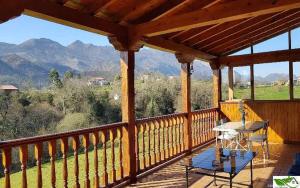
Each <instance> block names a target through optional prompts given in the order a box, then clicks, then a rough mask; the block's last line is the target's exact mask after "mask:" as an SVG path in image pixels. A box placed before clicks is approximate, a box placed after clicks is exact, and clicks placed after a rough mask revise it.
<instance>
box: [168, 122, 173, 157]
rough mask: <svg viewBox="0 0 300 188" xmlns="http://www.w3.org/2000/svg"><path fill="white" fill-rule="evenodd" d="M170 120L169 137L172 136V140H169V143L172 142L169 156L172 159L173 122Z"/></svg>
mask: <svg viewBox="0 0 300 188" xmlns="http://www.w3.org/2000/svg"><path fill="white" fill-rule="evenodd" d="M168 120H169V129H170V130H169V131H170V132H169V134H170V135H169V136H170V139H169V142H170V145H169V146H170V153H169V156H170V158H171V157H173V153H174V152H173V122H172V119H168Z"/></svg>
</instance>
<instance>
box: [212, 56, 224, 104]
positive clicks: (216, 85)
mask: <svg viewBox="0 0 300 188" xmlns="http://www.w3.org/2000/svg"><path fill="white" fill-rule="evenodd" d="M210 68H211V69H212V71H213V107H214V108H219V107H220V101H221V100H222V88H221V84H222V73H221V68H220V66H219V62H218V60H217V59H216V60H214V61H211V62H210Z"/></svg>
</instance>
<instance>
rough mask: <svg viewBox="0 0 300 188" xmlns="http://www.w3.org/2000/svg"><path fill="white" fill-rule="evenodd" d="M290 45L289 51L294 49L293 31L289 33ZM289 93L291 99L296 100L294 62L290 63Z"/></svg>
mask: <svg viewBox="0 0 300 188" xmlns="http://www.w3.org/2000/svg"><path fill="white" fill-rule="evenodd" d="M288 44H289V50H291V49H292V36H291V30H289V32H288ZM289 82H290V84H289V93H290V99H291V100H294V65H293V61H291V60H290V61H289Z"/></svg>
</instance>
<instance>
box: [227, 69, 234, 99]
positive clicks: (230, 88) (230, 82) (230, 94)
mask: <svg viewBox="0 0 300 188" xmlns="http://www.w3.org/2000/svg"><path fill="white" fill-rule="evenodd" d="M228 100H230V101H231V100H233V67H231V66H230V67H228Z"/></svg>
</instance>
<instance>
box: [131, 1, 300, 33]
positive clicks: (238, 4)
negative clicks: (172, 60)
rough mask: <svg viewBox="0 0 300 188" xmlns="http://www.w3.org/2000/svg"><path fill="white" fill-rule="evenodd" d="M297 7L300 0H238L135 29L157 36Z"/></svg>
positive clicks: (138, 31) (142, 25)
mask: <svg viewBox="0 0 300 188" xmlns="http://www.w3.org/2000/svg"><path fill="white" fill-rule="evenodd" d="M296 8H300V0H285V1H283V0H282V1H271V0H236V1H231V2H228V3H220V4H216V5H214V6H211V7H209V8H206V9H200V10H197V11H193V12H190V13H186V14H182V15H178V16H173V17H170V18H161V19H157V20H154V21H151V22H148V23H144V24H139V25H137V26H136V27H135V30H136V33H138V34H139V35H146V36H155V35H160V34H164V33H168V32H174V31H181V30H186V29H192V28H196V27H203V26H206V25H214V24H219V23H225V22H229V21H234V20H241V19H245V18H249V17H253V16H260V15H265V14H270V13H276V12H280V11H284V10H289V9H296ZM228 10H230V11H228Z"/></svg>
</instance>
